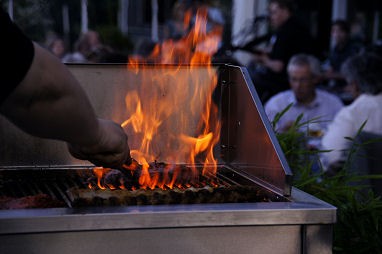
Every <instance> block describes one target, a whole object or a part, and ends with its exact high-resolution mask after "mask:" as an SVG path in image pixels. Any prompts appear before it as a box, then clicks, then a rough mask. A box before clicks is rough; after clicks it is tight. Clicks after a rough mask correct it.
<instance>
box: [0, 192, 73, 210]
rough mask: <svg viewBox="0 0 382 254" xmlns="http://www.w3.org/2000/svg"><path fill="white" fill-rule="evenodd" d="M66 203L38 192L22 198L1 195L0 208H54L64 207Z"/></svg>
mask: <svg viewBox="0 0 382 254" xmlns="http://www.w3.org/2000/svg"><path fill="white" fill-rule="evenodd" d="M64 206H65V203H64V202H62V201H60V200H57V199H54V198H52V197H51V196H49V195H47V194H37V195H33V196H26V197H21V198H14V197H0V209H24V208H54V207H64Z"/></svg>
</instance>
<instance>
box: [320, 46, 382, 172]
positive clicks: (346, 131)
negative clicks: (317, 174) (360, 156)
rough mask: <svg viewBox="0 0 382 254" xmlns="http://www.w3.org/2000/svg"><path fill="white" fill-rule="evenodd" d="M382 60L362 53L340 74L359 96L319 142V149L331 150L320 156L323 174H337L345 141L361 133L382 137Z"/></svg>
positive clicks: (339, 115) (351, 58)
mask: <svg viewBox="0 0 382 254" xmlns="http://www.w3.org/2000/svg"><path fill="white" fill-rule="evenodd" d="M381 70H382V58H381V57H380V56H378V55H376V54H374V53H370V52H367V53H363V54H359V55H356V56H352V57H350V58H348V59H347V60H346V61H345V62H344V64H343V66H342V68H341V73H342V74H343V75H344V77H345V78H346V81H347V83H348V84H350V85H353V86H357V87H358V91H359V92H360V95H359V96H358V97H357V98H356V99H355V100H354V101H353V102H352V103H351V104H350V105H348V106H346V107H344V108H343V109H341V110H340V111H339V112H338V114H337V115H336V117H335V118H334V120H333V122H332V123H331V124H330V125H329V128H328V130H327V132H326V133H325V135H324V136H323V139H322V147H323V149H325V150H332V151H331V152H328V153H322V164H323V165H324V169H325V170H336V169H335V167H336V166H338V165H341V162H343V161H344V160H345V159H346V157H347V155H348V152H347V150H348V149H349V147H350V145H351V141H350V140H348V139H346V138H345V137H350V138H354V137H355V135H356V134H357V132H358V131H359V129H360V128H361V126H362V125H363V124H364V123H365V122H366V124H365V126H364V127H363V129H362V131H365V132H370V133H374V134H378V135H382V72H381Z"/></svg>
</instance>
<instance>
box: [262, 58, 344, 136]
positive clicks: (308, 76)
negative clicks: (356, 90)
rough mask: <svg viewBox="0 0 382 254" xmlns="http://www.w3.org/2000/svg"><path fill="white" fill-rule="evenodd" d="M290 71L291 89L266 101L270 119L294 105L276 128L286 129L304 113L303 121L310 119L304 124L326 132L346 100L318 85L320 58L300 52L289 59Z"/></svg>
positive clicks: (288, 67) (266, 109) (288, 68)
mask: <svg viewBox="0 0 382 254" xmlns="http://www.w3.org/2000/svg"><path fill="white" fill-rule="evenodd" d="M287 71H288V77H289V83H290V87H291V89H290V90H287V91H284V92H281V93H278V94H276V95H274V96H273V97H271V98H270V99H269V101H268V102H267V103H266V104H265V112H266V114H267V116H268V118H269V120H270V121H273V120H274V118H275V116H276V114H277V113H280V112H281V111H283V110H284V109H285V108H287V107H288V105H291V107H290V108H289V109H288V110H287V111H286V112H285V114H284V115H283V116H282V117H281V118H280V119H279V121H278V122H277V125H276V130H277V131H280V132H283V131H286V130H287V129H288V128H289V127H290V126H291V125H292V124H293V122H295V121H296V119H297V118H298V116H299V115H301V114H303V117H302V119H301V121H303V122H307V121H311V122H310V123H309V124H307V125H304V126H303V127H309V128H311V129H315V131H318V133H323V132H324V131H325V129H326V128H327V125H328V123H329V122H330V121H332V120H333V118H334V116H335V115H336V113H337V112H338V111H339V110H340V109H341V108H342V107H343V103H342V101H341V100H340V99H339V98H338V97H337V96H335V95H333V94H330V93H328V92H326V91H323V90H320V89H317V88H316V84H317V83H318V81H319V78H320V75H321V69H320V63H319V61H318V60H317V59H316V58H315V57H314V56H311V55H306V54H297V55H295V56H293V57H292V58H291V60H290V61H289V63H288V66H287Z"/></svg>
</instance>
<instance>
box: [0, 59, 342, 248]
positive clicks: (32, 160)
mask: <svg viewBox="0 0 382 254" xmlns="http://www.w3.org/2000/svg"><path fill="white" fill-rule="evenodd" d="M186 67H187V66H182V67H180V68H179V67H175V66H166V65H165V66H159V68H158V66H155V68H154V66H153V67H152V68H150V67H146V68H145V69H144V70H143V71H142V72H140V73H139V74H137V73H134V72H132V71H129V70H127V69H126V66H125V65H70V66H69V68H70V69H71V71H72V73H73V74H74V75H75V76H76V77H77V78H78V79H79V80H80V82H81V83H82V84H84V89H85V91H86V92H87V93H88V95H89V97H90V99H91V102H92V104H93V105H94V107H95V109H96V111H97V114H98V115H99V116H100V117H105V118H110V117H111V118H113V120H115V121H117V122H122V121H123V120H124V119H125V116H124V115H123V113H121V112H120V111H118V110H116V109H118V108H120V105H121V104H123V101H124V95H125V94H126V93H128V92H129V91H132V90H133V89H134V86H136V85H137V84H139V83H141V82H142V80H145V79H146V78H147V77H148V76H155V75H156V74H157V73H158V72H169V71H171V70H173V69H175V68H176V69H180V70H181V72H180V74H177V75H181V76H184V75H185V74H184V72H186V71H187V68H186ZM183 68H184V70H183ZM213 69H214V71H216V73H217V74H218V81H217V82H218V86H217V88H216V90H215V92H214V100H215V101H216V102H217V104H218V106H219V112H220V113H219V117H220V118H221V122H222V125H221V130H220V131H221V135H220V140H219V142H218V144H217V145H216V146H215V147H214V154H215V156H216V157H217V158H218V161H219V164H218V173H217V176H216V177H217V179H218V181H219V182H220V184H221V185H222V186H224V188H228V189H229V188H230V187H235V186H250V187H251V191H255V192H256V193H257V194H258V195H257V199H256V200H254V201H253V200H252V201H245V202H225V201H223V202H220V203H219V202H212V203H211V202H202V203H193V202H186V203H184V202H183V203H182V202H180V203H179V204H173V203H169V204H159V205H153V204H151V203H150V204H145V205H139V204H133V205H121V204H114V203H110V202H101V205H99V203H95V204H92V205H86V206H81V205H78V203H75V202H73V197H72V196H71V195H70V190H71V189H73V188H74V189H80V190H87V185H86V179H87V178H88V177H89V176H90V175H92V171H91V169H92V165H88V164H86V162H83V161H79V160H75V159H73V158H72V157H71V156H70V155H69V154H68V152H67V151H66V146H65V144H63V143H62V142H58V141H48V140H41V139H38V138H34V137H31V136H29V135H27V134H24V133H22V132H21V131H19V130H18V129H17V128H16V127H14V126H13V125H12V124H11V123H9V122H8V121H7V120H5V119H3V118H1V119H0V125H1V128H0V132H1V133H0V137H1V140H0V142H1V143H2V146H1V147H0V152H1V154H2V157H1V160H0V196H12V197H23V196H28V195H37V194H48V195H49V196H51V197H53V198H55V199H57V200H59V201H60V202H62V207H55V208H38V209H16V210H0V242H1V244H0V252H1V253H21V252H25V250H30V252H31V253H53V252H54V253H89V252H92V253H104V252H117V251H122V252H130V253H149V252H152V253H168V252H170V253H177V252H182V253H218V252H219V253H233V252H235V253H251V252H256V253H267V252H268V253H331V244H332V227H333V223H335V216H336V209H335V207H333V206H331V205H330V204H327V203H325V202H323V201H321V200H319V199H317V198H315V197H313V196H311V195H309V194H307V193H304V192H302V191H300V190H298V189H296V188H294V187H292V186H291V178H292V174H291V170H290V169H289V167H288V165H287V163H286V160H285V158H284V156H283V153H282V152H281V149H280V147H279V145H278V143H277V140H276V138H275V135H274V133H273V132H272V130H271V126H270V124H269V122H268V120H267V118H266V116H265V113H264V111H263V109H262V106H261V103H260V101H259V99H258V97H257V94H256V92H255V90H254V87H253V84H252V83H251V81H250V79H249V77H248V73H247V71H246V70H245V69H244V68H241V67H237V66H231V65H216V66H214V68H213ZM182 71H184V72H183V73H182ZM193 71H194V72H198V73H199V74H201V77H202V78H203V77H204V78H207V77H208V76H207V75H203V73H208V71H207V68H206V66H202V65H201V66H198V67H197V68H196V70H193ZM192 78H193V77H192V76H191V77H190V79H192ZM171 80H173V81H174V82H175V83H176V82H177V80H178V78H177V77H176V76H175V77H174V78H173V79H171ZM127 81H128V82H127ZM189 82H192V80H189ZM170 85H171V84H170ZM172 85H174V84H172ZM175 85H176V84H175ZM129 142H131V144H132V145H131V146H134V145H135V140H134V136H133V135H132V134H129ZM20 144H22V145H20ZM159 147H161V146H160V145H159ZM161 156H163V157H165V156H166V154H165V151H163V152H162V153H161ZM159 159H161V158H159ZM179 163H180V164H181V163H183V162H181V161H180V162H179ZM89 192H90V191H89ZM109 193H113V192H112V191H109ZM115 193H117V192H115Z"/></svg>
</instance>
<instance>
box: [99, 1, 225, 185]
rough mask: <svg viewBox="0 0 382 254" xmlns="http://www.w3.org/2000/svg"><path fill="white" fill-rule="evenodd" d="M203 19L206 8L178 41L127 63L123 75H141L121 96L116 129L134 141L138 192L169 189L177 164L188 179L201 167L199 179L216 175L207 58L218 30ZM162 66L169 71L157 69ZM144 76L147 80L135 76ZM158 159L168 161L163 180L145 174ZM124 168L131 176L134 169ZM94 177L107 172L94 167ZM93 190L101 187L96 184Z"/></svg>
mask: <svg viewBox="0 0 382 254" xmlns="http://www.w3.org/2000/svg"><path fill="white" fill-rule="evenodd" d="M207 14H208V12H207V8H200V9H199V10H197V12H196V16H195V19H194V22H195V23H194V25H193V27H192V29H191V30H190V31H189V33H188V34H187V35H186V36H184V37H183V38H181V39H179V40H176V41H175V40H171V39H169V40H166V41H163V42H162V43H160V44H157V45H156V46H155V47H154V49H153V50H152V52H151V54H150V55H149V56H148V57H147V58H146V59H142V57H140V56H137V57H130V59H129V65H128V71H130V72H132V73H134V75H137V76H139V75H140V76H139V77H140V79H139V80H140V84H139V85H138V86H137V88H136V90H133V91H129V92H128V94H127V95H126V97H125V105H126V111H127V115H129V116H130V117H129V118H128V119H126V120H125V121H123V123H122V124H121V126H122V127H123V128H124V129H125V131H126V132H127V133H128V135H129V138H131V137H134V139H136V140H138V141H137V142H135V143H134V144H133V145H131V144H130V147H131V148H132V149H131V156H132V157H133V158H134V159H135V160H136V162H137V163H139V165H141V173H140V177H139V184H140V186H141V188H149V189H154V188H156V187H159V188H173V187H174V186H175V185H176V184H177V183H176V179H177V178H178V177H179V174H181V173H184V172H181V170H177V169H174V166H173V165H174V164H176V163H179V162H182V163H187V164H190V165H191V167H190V168H191V172H188V173H189V174H190V175H191V177H190V179H197V178H198V176H199V171H198V170H197V168H196V165H197V164H198V165H203V169H202V173H203V174H206V173H209V174H213V175H214V174H216V170H217V160H216V159H215V158H214V153H213V149H214V146H215V145H216V143H217V142H218V140H219V136H220V122H219V120H218V110H217V106H216V105H215V104H214V103H213V102H212V93H213V91H214V89H215V86H216V84H217V74H216V70H215V69H214V68H212V66H211V59H212V56H213V55H214V54H215V53H216V52H217V50H218V46H219V43H220V40H221V35H222V28H221V27H216V28H213V29H212V30H210V31H207ZM192 20H193V19H192V12H191V11H190V10H189V11H187V12H186V15H185V17H184V28H188V27H190V22H191V21H192ZM145 63H156V64H157V65H149V64H145ZM163 64H171V66H169V68H161V67H160V66H161V65H163ZM174 64H177V65H176V66H174ZM200 66H203V68H201V67H200ZM206 66H207V68H205V67H206ZM143 71H146V72H149V73H150V74H151V75H142V74H140V73H141V72H143ZM157 140H160V141H159V142H158V141H157ZM158 158H160V159H161V160H162V161H166V162H170V164H167V166H166V167H165V168H164V169H163V172H162V176H161V175H160V174H159V173H155V172H154V173H153V172H150V164H149V162H153V161H156V160H157V159H158ZM172 162H173V164H171V163H172ZM124 168H125V169H126V170H130V171H134V170H136V169H137V164H136V163H133V164H132V165H129V166H126V165H125V166H124ZM168 172H171V176H170V174H169V173H168ZM94 173H95V174H96V175H97V177H102V175H103V174H105V173H106V171H105V170H101V169H100V168H95V169H94ZM191 181H192V180H191ZM98 186H99V187H100V188H105V187H104V186H102V185H101V184H100V180H98ZM177 187H181V186H179V185H178V186H177ZM185 187H187V186H185Z"/></svg>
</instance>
